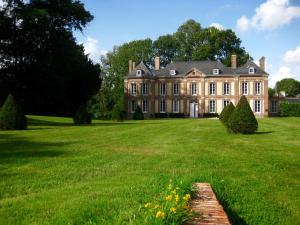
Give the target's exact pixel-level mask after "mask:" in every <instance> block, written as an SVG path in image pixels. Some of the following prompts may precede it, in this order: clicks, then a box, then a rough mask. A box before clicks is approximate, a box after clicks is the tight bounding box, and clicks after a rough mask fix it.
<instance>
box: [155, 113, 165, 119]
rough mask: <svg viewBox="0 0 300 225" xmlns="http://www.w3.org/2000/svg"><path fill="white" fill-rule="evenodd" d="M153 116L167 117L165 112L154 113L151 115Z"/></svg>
mask: <svg viewBox="0 0 300 225" xmlns="http://www.w3.org/2000/svg"><path fill="white" fill-rule="evenodd" d="M153 117H154V118H168V114H167V113H154V115H153Z"/></svg>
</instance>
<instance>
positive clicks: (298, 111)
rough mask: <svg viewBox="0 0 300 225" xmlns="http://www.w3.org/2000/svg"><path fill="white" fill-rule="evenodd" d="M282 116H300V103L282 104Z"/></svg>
mask: <svg viewBox="0 0 300 225" xmlns="http://www.w3.org/2000/svg"><path fill="white" fill-rule="evenodd" d="M279 109H280V116H300V103H289V102H281V103H280V107H279Z"/></svg>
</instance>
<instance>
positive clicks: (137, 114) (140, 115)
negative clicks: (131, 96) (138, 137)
mask: <svg viewBox="0 0 300 225" xmlns="http://www.w3.org/2000/svg"><path fill="white" fill-rule="evenodd" d="M132 119H134V120H143V119H144V114H143V111H142V109H141V107H140V106H137V107H136V109H135V111H134V114H133V116H132Z"/></svg>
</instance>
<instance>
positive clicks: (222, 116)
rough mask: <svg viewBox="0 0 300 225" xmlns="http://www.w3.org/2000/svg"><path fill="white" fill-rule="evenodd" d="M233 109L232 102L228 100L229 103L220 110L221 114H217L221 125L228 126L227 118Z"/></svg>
mask: <svg viewBox="0 0 300 225" xmlns="http://www.w3.org/2000/svg"><path fill="white" fill-rule="evenodd" d="M234 110H235V106H234V105H233V104H232V102H230V104H229V105H227V106H226V107H224V109H223V111H222V112H221V114H220V116H219V119H220V121H221V122H222V123H223V125H224V126H225V127H226V128H228V120H229V118H230V116H231V114H232V113H233V111H234Z"/></svg>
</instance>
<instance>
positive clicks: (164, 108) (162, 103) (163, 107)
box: [159, 99, 166, 113]
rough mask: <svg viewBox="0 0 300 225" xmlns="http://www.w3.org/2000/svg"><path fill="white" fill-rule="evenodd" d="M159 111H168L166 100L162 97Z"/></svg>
mask: <svg viewBox="0 0 300 225" xmlns="http://www.w3.org/2000/svg"><path fill="white" fill-rule="evenodd" d="M159 112H161V113H165V112H166V100H164V99H162V100H160V103H159Z"/></svg>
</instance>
